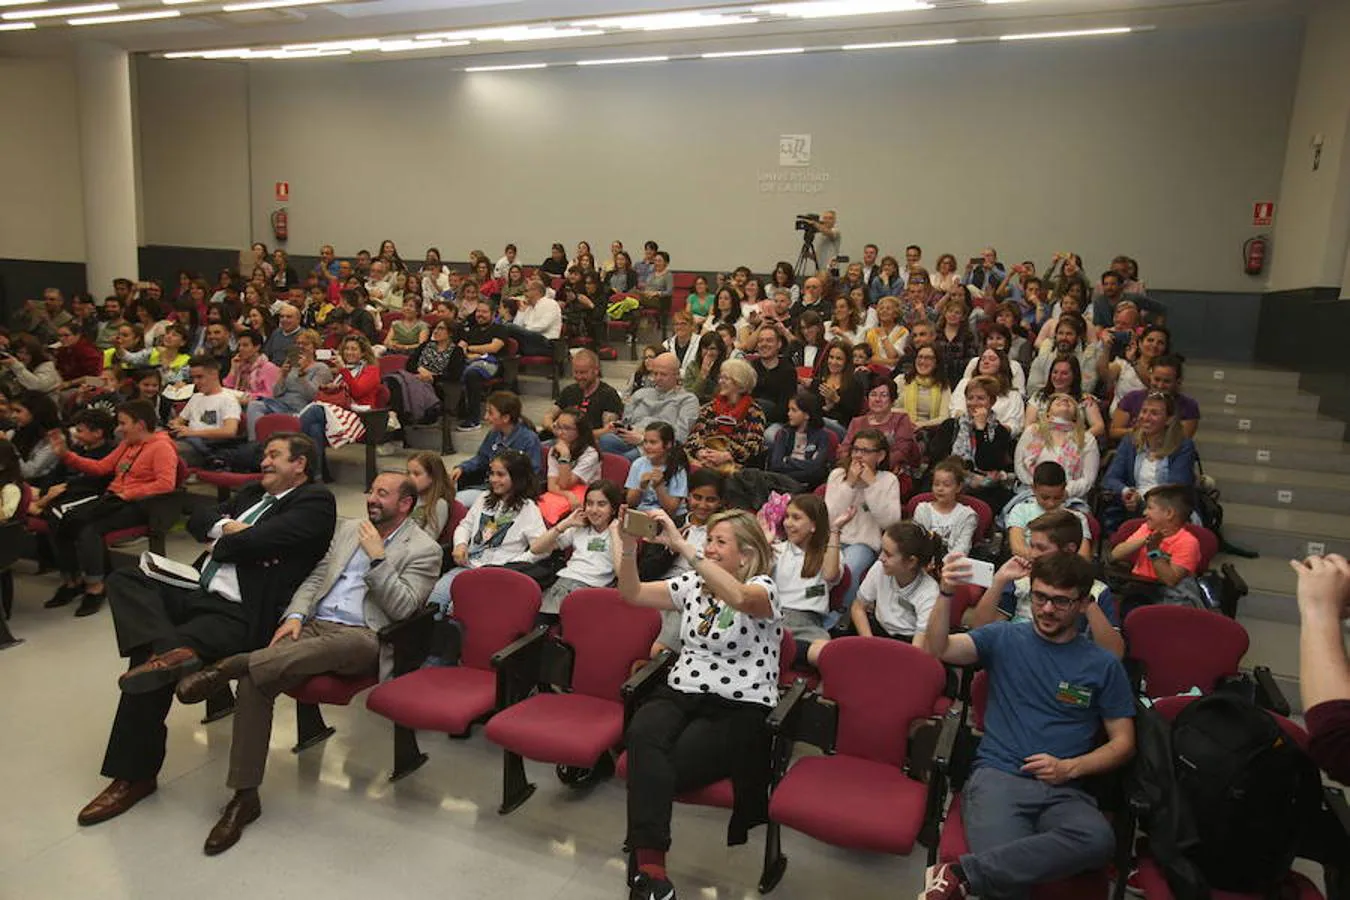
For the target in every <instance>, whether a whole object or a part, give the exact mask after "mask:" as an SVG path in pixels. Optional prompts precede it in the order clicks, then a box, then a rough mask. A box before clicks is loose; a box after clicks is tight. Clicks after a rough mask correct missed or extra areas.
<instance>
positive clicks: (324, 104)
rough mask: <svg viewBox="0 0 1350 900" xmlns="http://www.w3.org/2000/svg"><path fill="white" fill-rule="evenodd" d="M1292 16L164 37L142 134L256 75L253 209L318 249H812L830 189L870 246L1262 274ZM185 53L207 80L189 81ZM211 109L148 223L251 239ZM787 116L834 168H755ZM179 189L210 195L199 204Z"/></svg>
mask: <svg viewBox="0 0 1350 900" xmlns="http://www.w3.org/2000/svg"><path fill="white" fill-rule="evenodd" d="M1299 38H1300V29H1299V25H1298V23H1297V21H1294V20H1289V21H1284V22H1265V23H1261V24H1260V25H1240V26H1231V27H1221V28H1207V29H1204V30H1196V31H1190V30H1172V31H1160V32H1155V33H1151V34H1142V35H1136V36H1131V37H1129V38H1123V39H1111V40H1104V41H1066V42H1063V43H1050V42H1044V43H1041V42H1037V43H1027V44H1022V45H1008V44H1004V45H1000V44H984V45H978V46H971V47H955V48H934V49H925V50H910V51H899V52H891V51H879V52H876V53H869V54H842V53H833V54H819V55H811V56H804V57H791V58H782V59H760V60H723V61H702V62H690V63H672V64H665V65H653V66H631V67H614V68H602V69H576V68H555V69H548V70H544V71H535V72H508V73H479V74H466V73H463V72H460V71H457V70H456V67H455V66H454V65H453V64H452V63H451V62H449V61H447V60H420V61H397V62H379V63H358V64H352V63H335V64H329V63H313V62H307V63H284V64H254V65H253V66H251V67H250V69H249V84H247V85H241V84H240V83H239V76H238V75H237V74H236V73H235V71H234V70H236V69H242V67H241V66H228V65H220V64H216V65H213V66H210V67H209V69H207V68H205V67H202V65H201V64H195V65H196V67H197V69H198V70H199V71H198V74H194V75H192V76H188V75H181V76H180V75H179V74H178V73H179V71H180V67H183V66H185V64H184V63H181V62H164V61H154V62H153V64H152V65H151V66H143V67H142V69H141V79H140V84H141V101H140V102H141V106H142V109H141V132H142V139H143V140H145V139H146V138H147V136H148V134H149V132H148V131H147V123H149V122H161V123H164V125H165V126H168V125H169V124H170V123H171V122H172V121H174V119H175V117H176V116H178V115H180V114H185V113H186V112H188V111H191V110H194V109H201V108H205V107H208V106H209V105H210V104H212V103H219V104H223V106H221V108H220V109H218V110H216V111H217V112H220V113H221V115H219V116H209V118H211V119H212V120H217V119H228V115H227V113H228V114H229V115H232V114H233V113H235V112H237V111H238V109H239V106H238V104H239V98H240V97H241V96H242V97H245V98H246V101H247V109H248V129H247V131H248V135H249V136H250V138H249V144H248V146H249V167H250V168H251V172H252V175H251V177H252V186H251V190H252V201H253V212H252V222H251V225H252V233H253V234H254V235H257V236H260V237H263V238H264V239H267V238H270V230H269V229H268V227H267V216H268V215H269V213H270V212H271V211H272V209H274V208H275V206H276V205H277V204H275V203H274V202H273V200H272V190H273V183H274V182H276V181H288V182H290V185H291V201H290V203H289V204H288V208H289V212H290V228H291V241H290V246H291V247H292V248H294V249H296V250H299V251H303V252H314V250H315V249H317V247H318V245H319V244H320V243H322V242H331V243H334V244H335V245H336V246H337V248H338V251H339V253H347V254H350V253H354V252H355V251H356V250H358V249H360V248H362V247H367V248H369V249H371V250H374V249H375V247H376V246H377V245H378V243H379V241H380V240H381V239H382V238H385V237H390V238H393V239H394V240H395V241H397V242H398V243H399V245H400V248H401V249H402V251H403V252H404V254H405V255H406V256H420V254H421V253H422V251H423V250H424V249H425V248H426V247H427V246H428V245H430V244H435V245H437V246H439V247H440V248H441V250H442V252H443V253H444V254H445V255H446V256H447V257H449V258H454V259H463V258H464V257H465V256H466V255H467V252H468V251H469V250H470V249H472V248H482V249H484V250H487V251H488V252H489V253H492V254H494V255H495V254H497V253H499V252H500V249H501V246H502V245H503V244H504V243H505V242H506V241H508V240H514V241H515V242H516V243H518V244H519V245H520V247H521V252H522V255H523V256H524V257H525V258H526V259H528V260H531V261H537V260H540V259H542V258H543V257H544V256H545V255H546V253H547V250H548V245H549V243H550V242H551V241H553V240H561V241H564V242H566V243H567V245H568V247H569V249H570V248H571V247H572V246H573V245H574V244H575V243H576V241H577V240H578V239H581V238H586V239H588V240H590V241H591V243H592V245H593V246H594V247H595V248H596V249H597V250H598V251H600V252H601V253H603V252H605V249H604V248H605V247H606V246H607V245H608V242H609V240H610V239H611V238H613V237H621V238H622V239H623V240H624V241H625V242H626V243H627V244H629V246H633V245H640V243H641V241H642V240H644V239H646V238H655V239H656V240H658V241H660V242H661V244H662V246H664V247H667V248H668V249H669V250H670V251H671V253H672V255H673V257H674V262H675V265H676V266H677V267H689V268H700V269H711V268H728V267H730V266H734V265H736V264H739V263H746V264H748V265H751V266H755V267H757V268H764V267H768V266H770V265H771V264H772V263H773V262H774V261H775V260H777V259H782V258H788V259H791V258H793V257H794V256H795V253H796V251H797V249H798V240H797V236H796V234H795V233H794V232H793V231H792V229H791V219H792V216H793V214H794V213H798V212H805V211H808V210H819V209H822V208H826V207H834V208H837V209H838V210H839V211H840V218H841V222H842V227H843V229H844V232H845V248H844V249H845V252H848V253H850V254H852V255H853V256H855V257H857V256H858V255H860V253H861V249H862V244H863V242H865V241H868V240H870V241H875V242H876V243H879V244H881V245H882V246H883V247H884V248H886V249H893V250H899V249H900V248H901V247H902V246H903V245H904V244H905V243H909V242H916V243H919V244H922V245H923V246H924V248H925V256H926V258H927V259H929V260H930V261H931V260H932V259H933V258H935V257H936V255H937V254H938V253H940V252H943V251H951V252H953V253H956V254H958V255H959V256H960V257H961V258H963V259H964V258H965V257H966V256H969V255H971V254H973V253H974V252H976V251H977V250H978V249H979V247H980V245H982V244H986V243H991V244H994V245H995V246H996V247H997V248H998V249H999V251H1000V254H1001V255H1002V256H1003V257H1004V258H1005V259H1011V258H1017V259H1021V258H1023V257H1025V256H1030V257H1031V258H1034V259H1036V260H1037V261H1038V262H1040V263H1041V264H1044V263H1045V262H1047V261H1048V257H1049V255H1050V253H1052V252H1053V251H1055V250H1061V249H1071V250H1075V251H1077V252H1079V253H1081V254H1082V255H1083V256H1084V257H1085V259H1086V261H1087V263H1088V265H1089V267H1090V268H1092V269H1093V270H1099V269H1100V268H1101V267H1104V265H1105V264H1106V262H1107V261H1108V260H1109V258H1110V257H1111V256H1112V255H1114V254H1116V253H1128V254H1130V255H1133V256H1135V257H1137V258H1139V259H1140V260H1141V262H1142V264H1143V266H1144V274H1145V276H1146V277H1147V279H1148V281H1149V282H1150V283H1151V284H1153V285H1155V286H1158V287H1165V288H1176V289H1180V288H1191V289H1211V290H1253V289H1257V288H1259V285H1258V284H1255V283H1254V282H1253V280H1252V279H1249V278H1247V277H1246V276H1244V275H1243V274H1242V273H1241V265H1240V260H1239V248H1240V246H1241V243H1242V241H1243V240H1245V239H1246V238H1247V237H1248V236H1249V235H1250V234H1251V233H1252V230H1251V219H1250V216H1251V205H1252V203H1253V202H1255V201H1257V200H1269V199H1277V197H1278V192H1279V185H1280V178H1281V173H1282V169H1283V157H1284V152H1285V145H1286V136H1287V133H1288V123H1289V116H1290V110H1291V107H1292V102H1293V92H1294V84H1295V79H1296V75H1297V68H1298V50H1299ZM186 65H188V66H191V65H193V64H186ZM221 72H229V73H230V74H228V75H227V74H221ZM152 77H153V79H154V80H156V81H157V82H164V81H169V82H170V83H171V84H170V86H167V87H166V86H164V85H163V84H157V85H156V86H155V87H149V86H148V82H149V81H151V80H152ZM189 77H191V78H193V79H199V80H200V79H206V80H207V81H209V84H200V83H199V84H198V89H196V90H193V91H189V90H188V89H187V88H186V87H185V85H186V84H187V83H188V79H189ZM201 115H202V116H204V117H206V114H205V113H204V112H203V113H202V114H201ZM219 129H220V123H219V122H217V127H216V129H215V130H214V131H211V130H208V129H206V128H199V129H195V130H193V131H192V132H189V133H184V132H183V131H181V130H175V129H173V128H172V127H164V128H161V129H159V131H157V132H156V133H155V138H156V140H157V141H159V142H160V143H159V146H158V152H160V153H161V154H163V155H164V156H167V157H169V158H168V159H161V160H160V161H159V162H158V163H154V164H152V161H151V160H150V159H148V158H146V154H148V153H149V148H148V147H147V146H143V148H142V154H143V159H145V162H144V164H143V172H144V177H145V180H146V188H145V194H146V197H145V199H146V206H145V222H146V226H145V227H146V237H147V240H148V241H150V242H155V243H173V244H192V245H198V246H203V245H205V246H239V245H242V244H243V243H245V242H246V241H247V239H248V235H247V234H246V233H245V232H244V230H241V229H239V228H238V226H237V225H236V220H237V215H238V210H237V208H236V206H234V205H227V204H226V203H225V201H226V199H227V198H226V197H225V196H224V194H223V193H221V191H224V190H225V187H224V185H231V186H234V185H237V184H238V183H239V178H240V177H241V174H240V171H239V168H238V166H237V165H230V166H229V167H228V168H225V164H226V163H227V162H233V160H232V158H231V159H227V157H231V155H232V153H233V150H232V149H231V150H230V151H229V152H228V153H227V151H226V147H225V145H224V144H222V143H220V141H221V140H222V139H224V140H228V142H229V147H230V148H233V147H235V146H236V142H237V140H239V135H240V134H242V133H243V129H242V127H241V128H239V129H237V130H236V133H233V134H230V135H228V136H227V137H225V136H222V135H220V134H219ZM785 133H810V134H812V136H813V143H814V146H813V156H814V158H813V161H812V162H813V169H814V171H816V172H818V173H828V175H829V181H828V182H827V187H826V188H825V190H824V191H822V192H821V193H819V194H814V195H807V194H779V193H762V192H761V191H760V189H759V188H760V186H759V184H758V182H757V179H758V177H759V175H760V174H761V173H776V172H779V171H784V170H780V169H779V167H778V159H777V140H778V136H779V135H780V134H785ZM208 144H209V146H207V145H208ZM205 160H210V161H213V164H212V165H209V166H208V165H203V164H202V163H203V162H204V161H205ZM242 177H244V178H245V179H247V177H248V176H247V175H244V176H242ZM157 180H160V181H161V183H160V184H152V182H155V181H157ZM207 182H210V184H209V185H208V184H207ZM188 196H194V197H198V198H200V197H203V196H209V197H213V198H215V201H216V202H214V203H212V204H203V203H202V202H201V201H200V200H197V201H196V202H195V206H196V207H197V211H196V212H195V213H193V214H192V215H188V214H187V213H188V210H189V209H190V207H189V205H188V202H187V201H185V200H184V199H183V198H184V197H188ZM229 199H230V200H232V201H236V202H237V197H235V196H232V197H231V198H229ZM204 207H205V208H204ZM227 220H228V221H227ZM208 232H209V233H208ZM207 238H210V240H209V241H208V240H207ZM269 243H270V241H269Z"/></svg>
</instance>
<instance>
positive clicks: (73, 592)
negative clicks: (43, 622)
mask: <svg viewBox="0 0 1350 900" xmlns="http://www.w3.org/2000/svg"><path fill="white" fill-rule="evenodd" d="M83 593H84V585H82V584H77V585H73V586H72V585H69V584H63V585H61V586H60V587H59V588H57V589H56V593H55V594H52V596H51V599H49V600H48V601H47V602H46V603H44V604H42V608H43V609H56V608H57V607H58V606H65V605H66V604H67V603H70V602H71V601H73V600H75V599H76V598H77V597H79V596H80V595H81V594H83Z"/></svg>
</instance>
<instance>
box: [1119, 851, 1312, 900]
mask: <svg viewBox="0 0 1350 900" xmlns="http://www.w3.org/2000/svg"><path fill="white" fill-rule="evenodd" d="M1138 883H1139V889H1140V890H1142V891H1143V892H1144V897H1145V898H1147V900H1172V896H1173V895H1172V889H1171V888H1170V887H1168V886H1167V879H1166V877H1165V876H1164V875H1163V873H1162V869H1160V868H1158V864H1157V862H1155V861H1154V859H1153V858H1152V857H1151V856H1143V857H1141V858H1140V859H1139V878H1138ZM1276 895H1277V896H1279V897H1281V898H1283V900H1322V892H1321V891H1319V890H1318V889H1317V885H1315V884H1313V883H1312V882H1311V881H1309V880H1308V879H1307V878H1305V877H1304V876H1302V875H1300V874H1299V873H1297V872H1290V873H1289V874H1288V875H1287V876H1286V877H1285V880H1284V882H1283V883H1282V884H1281V885H1280V887H1279V888H1278V889H1277V892H1276ZM1209 896H1210V900H1261V898H1262V897H1265V896H1271V895H1267V894H1259V893H1251V894H1246V893H1240V892H1237V891H1219V890H1211V891H1210V892H1209Z"/></svg>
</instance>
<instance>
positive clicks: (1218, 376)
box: [1214, 369, 1224, 381]
mask: <svg viewBox="0 0 1350 900" xmlns="http://www.w3.org/2000/svg"><path fill="white" fill-rule="evenodd" d="M1223 374H1224V373H1223V369H1215V370H1214V380H1215V381H1223Z"/></svg>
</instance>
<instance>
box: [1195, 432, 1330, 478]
mask: <svg viewBox="0 0 1350 900" xmlns="http://www.w3.org/2000/svg"><path fill="white" fill-rule="evenodd" d="M1197 437H1198V438H1199V445H1200V458H1201V460H1203V461H1204V465H1205V471H1206V472H1208V471H1209V470H1210V466H1211V465H1212V464H1214V463H1229V464H1234V465H1241V466H1258V467H1266V466H1276V467H1279V468H1282V469H1286V470H1290V469H1293V470H1297V471H1300V472H1308V473H1312V472H1327V473H1334V474H1340V475H1350V453H1346V452H1344V451H1341V452H1335V451H1320V450H1285V449H1279V448H1271V447H1269V446H1264V445H1263V443H1262V442H1257V443H1256V444H1255V445H1253V444H1251V443H1245V444H1237V443H1226V442H1224V441H1221V440H1211V439H1210V437H1211V436H1210V435H1206V434H1205V433H1204V431H1203V430H1202V431H1201V432H1200V433H1199V434H1198V435H1197ZM1252 440H1253V441H1256V440H1257V439H1255V438H1253V439H1252Z"/></svg>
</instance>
